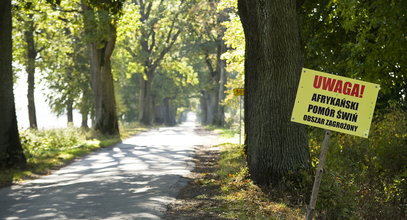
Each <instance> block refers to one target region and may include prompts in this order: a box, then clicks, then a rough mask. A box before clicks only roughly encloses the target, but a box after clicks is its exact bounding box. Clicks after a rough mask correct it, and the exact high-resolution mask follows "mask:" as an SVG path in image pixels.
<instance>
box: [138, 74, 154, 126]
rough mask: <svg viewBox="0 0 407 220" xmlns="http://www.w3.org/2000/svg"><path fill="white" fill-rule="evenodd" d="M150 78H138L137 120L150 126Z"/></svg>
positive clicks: (151, 100) (151, 117)
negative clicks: (138, 105) (138, 108)
mask: <svg viewBox="0 0 407 220" xmlns="http://www.w3.org/2000/svg"><path fill="white" fill-rule="evenodd" d="M151 81H152V77H148V79H147V80H145V79H143V77H141V78H140V99H139V100H140V102H139V103H140V112H139V120H140V122H141V123H143V124H144V125H151V122H152V120H153V97H152V93H151Z"/></svg>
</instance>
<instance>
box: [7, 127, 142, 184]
mask: <svg viewBox="0 0 407 220" xmlns="http://www.w3.org/2000/svg"><path fill="white" fill-rule="evenodd" d="M146 130H148V128H145V127H142V126H140V125H139V124H126V125H121V126H120V131H121V135H120V137H119V136H105V135H101V134H99V133H98V132H95V131H94V130H92V129H81V128H75V127H69V128H64V129H51V130H38V131H37V130H29V129H28V130H23V131H20V139H21V143H22V146H23V150H24V155H25V156H26V158H27V165H26V167H24V168H11V169H6V170H0V187H3V186H7V185H11V184H13V183H18V182H21V181H23V180H25V179H33V178H36V177H38V176H40V175H46V174H49V173H50V172H51V171H52V170H55V169H58V168H60V167H62V166H65V165H66V164H68V163H70V162H71V161H72V160H73V159H75V158H77V157H80V156H83V155H86V154H88V153H89V152H92V151H94V150H96V149H99V148H103V147H109V146H112V145H114V144H116V143H119V142H120V141H121V140H122V139H125V138H128V137H130V136H132V135H135V134H137V133H139V132H142V131H146Z"/></svg>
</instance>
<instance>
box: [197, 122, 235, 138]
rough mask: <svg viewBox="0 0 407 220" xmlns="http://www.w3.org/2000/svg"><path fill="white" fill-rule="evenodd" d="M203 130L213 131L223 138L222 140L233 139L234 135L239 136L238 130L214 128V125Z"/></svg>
mask: <svg viewBox="0 0 407 220" xmlns="http://www.w3.org/2000/svg"><path fill="white" fill-rule="evenodd" d="M205 129H208V130H212V131H215V132H216V133H218V134H219V135H220V136H221V137H224V138H233V137H234V136H235V135H238V134H239V129H233V128H222V127H219V126H215V125H206V126H205Z"/></svg>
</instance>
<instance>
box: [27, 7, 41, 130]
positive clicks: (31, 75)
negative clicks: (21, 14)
mask: <svg viewBox="0 0 407 220" xmlns="http://www.w3.org/2000/svg"><path fill="white" fill-rule="evenodd" d="M32 19H33V15H32V14H30V15H29V16H28V21H26V27H25V28H26V30H25V31H24V37H25V41H26V43H27V57H26V71H27V74H28V76H27V84H28V91H27V99H28V119H29V122H30V128H32V129H37V127H38V126H37V116H36V111H35V98H34V89H35V58H36V57H37V51H36V49H35V41H34V31H35V30H34V22H33V20H32Z"/></svg>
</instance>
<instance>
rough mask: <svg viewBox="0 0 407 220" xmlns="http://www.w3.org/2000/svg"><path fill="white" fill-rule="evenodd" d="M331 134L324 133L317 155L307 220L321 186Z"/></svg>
mask: <svg viewBox="0 0 407 220" xmlns="http://www.w3.org/2000/svg"><path fill="white" fill-rule="evenodd" d="M331 135H332V132H331V131H328V130H327V131H325V138H324V141H323V142H322V147H321V154H320V155H319V163H318V167H317V170H316V173H315V180H314V186H313V187H312V194H311V199H310V202H309V205H308V209H307V216H306V219H307V220H312V217H313V215H314V211H315V205H316V203H317V197H318V192H319V186H320V184H321V179H322V173H323V172H324V165H325V159H326V154H327V153H328V142H329V139H330V138H331Z"/></svg>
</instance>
